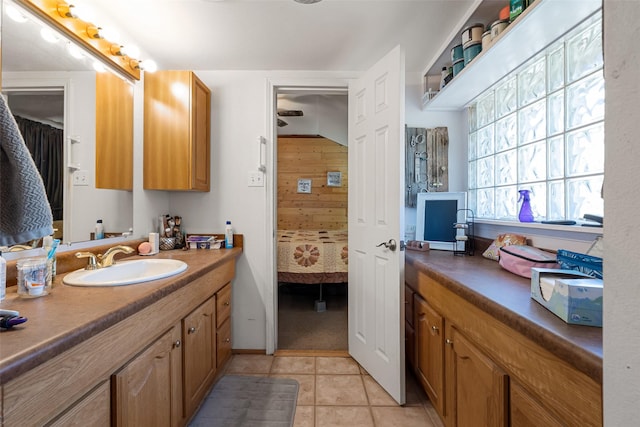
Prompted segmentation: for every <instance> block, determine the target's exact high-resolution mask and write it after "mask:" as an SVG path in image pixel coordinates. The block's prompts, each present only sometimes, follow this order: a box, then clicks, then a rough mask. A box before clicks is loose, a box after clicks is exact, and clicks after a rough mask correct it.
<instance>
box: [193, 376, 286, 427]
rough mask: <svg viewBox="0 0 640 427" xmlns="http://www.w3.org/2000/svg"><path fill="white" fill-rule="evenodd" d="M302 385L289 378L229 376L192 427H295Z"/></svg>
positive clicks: (201, 410) (194, 420)
mask: <svg viewBox="0 0 640 427" xmlns="http://www.w3.org/2000/svg"><path fill="white" fill-rule="evenodd" d="M297 399H298V382H297V381H296V380H293V379H288V378H265V377H245V376H240V375H225V376H224V377H222V378H221V379H220V381H219V382H218V383H217V384H216V385H215V386H214V387H213V390H211V392H210V393H209V395H208V396H207V397H206V399H205V401H204V402H203V403H202V406H201V407H200V410H198V413H197V414H196V415H195V417H194V418H193V420H192V421H191V423H190V424H189V426H190V427H205V426H206V427H291V426H293V417H294V415H295V413H296V401H297Z"/></svg>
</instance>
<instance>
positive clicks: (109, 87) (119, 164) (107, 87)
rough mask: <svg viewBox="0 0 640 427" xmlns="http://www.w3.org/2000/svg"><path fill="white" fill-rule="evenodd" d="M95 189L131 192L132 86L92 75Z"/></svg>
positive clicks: (113, 77)
mask: <svg viewBox="0 0 640 427" xmlns="http://www.w3.org/2000/svg"><path fill="white" fill-rule="evenodd" d="M96 188H106V189H112V190H129V191H131V190H132V189H133V86H132V85H130V84H129V83H127V82H125V81H124V80H123V79H121V78H120V77H118V76H116V75H115V74H113V73H96Z"/></svg>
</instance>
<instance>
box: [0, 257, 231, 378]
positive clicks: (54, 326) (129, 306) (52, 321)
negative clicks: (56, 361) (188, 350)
mask: <svg viewBox="0 0 640 427" xmlns="http://www.w3.org/2000/svg"><path fill="white" fill-rule="evenodd" d="M241 253H242V248H241V247H235V248H233V249H221V250H195V249H193V250H187V251H183V250H173V251H166V252H160V253H159V254H158V255H155V256H154V258H172V259H178V260H182V261H184V262H186V263H187V264H188V268H187V270H186V271H184V272H182V273H180V274H177V275H175V276H172V277H168V278H166V279H159V280H155V281H151V282H146V283H138V284H134V285H127V286H114V287H75V286H68V285H65V284H63V283H62V278H63V277H64V274H59V275H58V276H56V278H55V281H54V283H53V289H52V291H51V293H50V294H49V295H47V296H44V297H40V298H33V299H25V298H20V297H18V295H17V293H16V287H15V286H14V287H11V288H9V289H7V299H6V300H4V301H2V303H0V308H3V309H8V310H17V311H19V312H20V315H21V316H24V317H26V318H27V319H28V321H27V322H26V323H23V324H21V325H17V326H14V327H13V328H11V329H9V330H2V332H0V385H1V384H4V383H6V382H7V381H10V380H11V379H13V378H16V377H17V376H19V375H21V374H23V373H25V372H27V371H28V370H30V369H32V368H34V367H36V366H38V365H39V364H41V363H42V362H44V361H46V360H49V359H51V358H53V357H55V356H57V355H59V354H61V353H63V352H64V351H66V350H68V349H69V348H71V347H73V346H75V345H77V344H79V343H81V342H82V341H84V340H86V339H88V338H90V337H92V336H94V335H96V334H98V333H100V332H102V331H104V330H106V329H107V328H109V327H111V326H113V325H115V324H116V323H118V322H120V321H121V320H123V319H125V318H127V317H128V316H131V315H132V314H134V313H136V312H138V311H140V310H142V309H143V308H145V307H147V306H149V305H151V304H153V303H154V302H156V301H158V300H160V299H161V298H163V297H165V296H167V295H169V294H171V293H172V292H175V291H176V290H178V289H180V288H182V287H184V286H186V285H187V284H189V283H190V282H192V281H193V280H195V279H196V278H198V277H200V276H201V275H203V274H205V273H207V272H209V271H211V270H213V269H214V268H216V267H217V266H219V265H221V264H223V263H225V262H226V261H229V260H230V259H232V258H236V257H238V256H240V254H241ZM138 257H140V256H139V255H136V256H135V258H138ZM133 258H134V257H128V258H127V259H133Z"/></svg>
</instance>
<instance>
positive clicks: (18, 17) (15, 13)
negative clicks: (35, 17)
mask: <svg viewBox="0 0 640 427" xmlns="http://www.w3.org/2000/svg"><path fill="white" fill-rule="evenodd" d="M7 16H9V18H11V19H13V20H14V21H16V22H19V23H23V22H27V17H26V16H24V14H23V13H22V12H21V11H20V10H18V8H17V7H15V6H14V5H12V4H9V5H7Z"/></svg>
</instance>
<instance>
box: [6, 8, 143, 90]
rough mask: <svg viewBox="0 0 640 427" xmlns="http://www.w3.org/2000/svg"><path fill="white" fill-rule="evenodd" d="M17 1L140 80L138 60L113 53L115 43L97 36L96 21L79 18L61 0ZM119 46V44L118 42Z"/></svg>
mask: <svg viewBox="0 0 640 427" xmlns="http://www.w3.org/2000/svg"><path fill="white" fill-rule="evenodd" d="M14 1H15V2H16V3H17V4H19V5H21V6H23V7H24V8H26V9H28V10H30V11H31V12H33V13H34V14H36V15H37V16H38V17H40V18H41V19H42V20H44V21H45V22H47V23H48V24H50V25H52V26H53V27H55V28H56V29H58V30H59V31H60V32H62V33H63V34H64V35H65V36H66V37H69V39H71V40H73V41H74V42H75V43H77V44H78V45H80V46H82V47H84V48H85V49H86V50H87V51H89V52H90V53H91V54H92V55H93V56H96V57H97V58H100V59H101V60H102V61H104V62H106V63H108V64H110V65H111V66H112V67H113V68H115V69H116V70H117V71H118V72H120V73H122V74H123V76H126V77H127V78H128V79H132V80H140V68H133V67H132V66H131V61H132V60H135V61H139V60H136V59H134V58H130V57H128V56H127V55H124V54H122V53H121V54H114V53H113V51H112V46H113V45H114V44H116V43H113V42H111V41H109V40H107V39H104V38H102V37H96V34H99V31H97V32H96V31H93V30H91V28H94V29H96V30H97V29H98V28H99V27H97V26H96V25H95V24H94V23H91V22H86V21H83V20H82V19H80V18H76V17H75V15H74V13H73V10H72V9H73V8H72V7H71V5H70V4H68V3H65V2H63V1H59V0H14ZM118 46H119V44H118Z"/></svg>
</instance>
